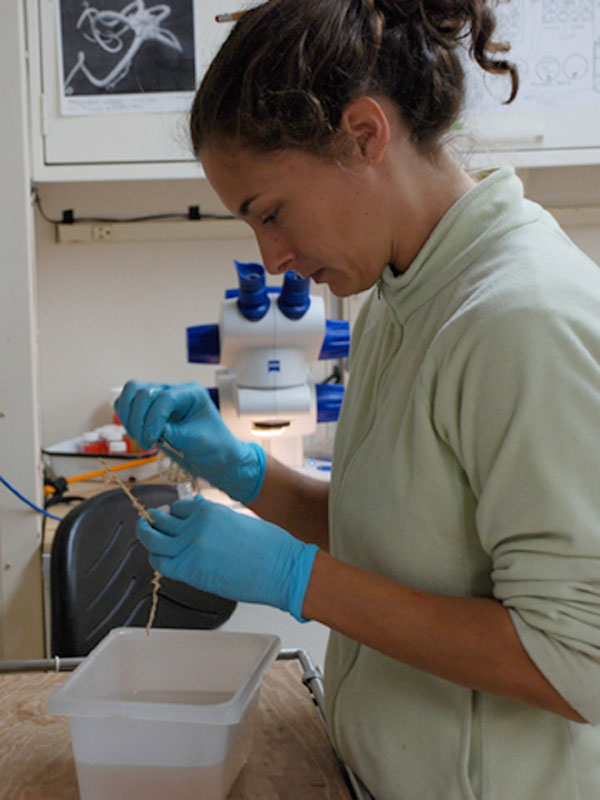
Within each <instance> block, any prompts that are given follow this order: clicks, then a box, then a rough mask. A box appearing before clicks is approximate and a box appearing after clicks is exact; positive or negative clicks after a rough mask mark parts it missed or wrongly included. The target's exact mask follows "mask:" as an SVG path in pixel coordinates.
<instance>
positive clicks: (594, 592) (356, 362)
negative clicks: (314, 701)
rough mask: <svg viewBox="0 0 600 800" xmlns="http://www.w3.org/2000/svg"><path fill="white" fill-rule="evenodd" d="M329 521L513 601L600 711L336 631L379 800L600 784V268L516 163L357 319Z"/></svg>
mask: <svg viewBox="0 0 600 800" xmlns="http://www.w3.org/2000/svg"><path fill="white" fill-rule="evenodd" d="M330 532H331V547H332V552H333V553H334V555H336V556H337V557H339V558H341V559H343V560H344V561H347V562H349V563H351V564H355V565H357V566H359V567H361V568H364V569H367V570H371V571H373V572H376V573H379V574H381V575H385V576H387V577H389V578H391V579H393V580H395V581H399V582H401V583H404V584H407V585H409V586H412V587H415V588H418V589H420V590H423V591H428V592H436V593H441V594H449V595H459V596H474V595H475V596H489V597H495V598H496V599H497V600H498V601H500V602H502V603H503V604H504V605H505V606H506V608H508V609H509V611H510V613H511V616H512V620H513V622H514V625H515V627H516V630H517V632H518V635H519V637H520V638H521V641H522V643H523V645H524V647H525V648H526V650H527V652H528V653H529V655H530V656H531V658H532V659H533V661H534V662H535V663H536V664H537V665H538V667H539V669H540V670H541V671H542V673H543V674H544V675H545V676H546V677H547V678H548V680H549V681H550V682H551V683H552V684H553V685H554V686H555V687H556V689H557V690H558V691H559V692H560V693H561V694H562V695H563V696H564V697H565V698H566V700H567V701H568V702H569V703H570V704H571V705H572V706H573V708H575V709H576V710H577V711H578V712H579V713H580V714H581V715H582V716H583V717H584V718H585V719H587V720H590V721H591V723H594V724H590V725H581V724H577V723H572V722H569V721H567V720H566V719H563V718H561V717H559V716H557V715H554V714H551V713H548V712H544V711H541V710H538V709H536V708H534V707H529V706H526V705H522V704H520V703H517V702H513V701H510V700H507V699H504V698H501V697H497V696H494V695H491V694H487V693H484V692H476V691H471V690H469V689H466V688H463V687H461V686H458V685H455V684H453V683H450V682H448V681H445V680H442V679H440V678H437V677H434V676H431V675H428V674H426V673H424V672H421V671H419V670H416V669H413V668H411V667H409V666H406V665H404V664H401V663H399V662H397V661H394V660H393V659H391V658H388V657H386V656H383V655H381V654H379V653H377V652H375V651H374V650H371V649H369V648H367V647H364V646H361V645H359V644H357V643H356V642H353V641H351V640H349V639H347V638H345V637H343V636H341V635H339V634H335V633H334V634H333V635H332V637H331V641H330V645H329V649H328V653H327V658H326V669H325V682H326V696H327V702H328V719H329V724H330V728H331V731H332V734H333V737H334V741H335V744H336V747H337V748H338V750H339V753H340V755H341V757H342V758H343V759H344V760H345V761H346V762H347V763H349V764H350V765H351V766H352V767H353V768H354V769H355V770H356V772H357V774H358V775H359V776H360V777H361V778H362V779H363V781H364V782H365V784H366V785H367V786H368V788H369V789H370V791H371V792H372V793H373V795H374V796H375V798H377V800H474V799H475V798H477V800H598V798H600V726H596V725H595V723H599V722H600V268H598V267H597V266H596V265H595V264H594V263H593V262H592V261H590V260H589V259H588V258H587V257H586V256H584V255H583V254H582V253H581V252H580V251H579V250H578V249H577V248H576V247H575V245H574V244H573V243H572V242H571V241H570V240H569V239H568V238H567V237H566V236H565V234H564V233H563V232H562V231H561V230H560V228H559V227H558V226H557V224H556V223H555V222H554V220H553V219H552V217H551V216H550V215H549V214H548V213H546V212H545V211H544V210H543V209H542V208H540V207H539V206H538V205H536V204H535V203H532V202H530V201H528V200H525V199H524V198H523V191H522V185H521V182H520V181H519V179H518V178H517V177H516V175H515V174H514V171H513V170H512V169H510V168H505V169H502V170H500V171H498V172H496V173H493V174H492V175H491V176H489V177H488V178H486V179H485V180H484V181H482V182H481V183H480V184H478V185H477V186H476V187H475V188H474V189H473V190H472V191H471V192H469V193H468V194H467V195H466V196H465V197H463V198H462V199H461V200H460V201H459V202H458V203H456V204H455V205H454V206H453V207H452V208H451V209H450V210H449V211H448V213H447V214H446V215H445V216H444V218H443V219H442V220H441V221H440V223H439V224H438V225H437V227H436V228H435V230H434V231H433V233H432V234H431V236H430V237H429V239H428V240H427V242H426V243H425V245H424V246H423V248H422V250H421V251H420V252H419V254H418V255H417V257H416V259H415V261H414V262H413V263H412V264H411V266H410V268H409V269H408V270H407V271H406V272H405V273H403V274H401V275H399V276H398V277H394V275H393V274H392V271H391V270H390V269H389V268H386V270H385V272H384V274H383V276H382V279H381V281H380V282H379V285H378V287H376V289H375V290H374V291H373V293H372V295H371V296H370V298H369V299H368V301H367V302H366V303H365V306H364V307H363V309H362V311H361V314H360V315H359V319H358V320H357V323H356V325H355V328H354V331H353V337H352V353H351V364H350V381H349V385H348V389H347V393H346V397H345V399H344V404H343V409H342V414H341V417H340V420H339V423H338V430H337V436H336V444H335V451H334V467H333V474H332V485H331V498H330ZM398 626H399V627H400V626H402V619H398Z"/></svg>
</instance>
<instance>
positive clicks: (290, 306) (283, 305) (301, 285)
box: [277, 269, 310, 319]
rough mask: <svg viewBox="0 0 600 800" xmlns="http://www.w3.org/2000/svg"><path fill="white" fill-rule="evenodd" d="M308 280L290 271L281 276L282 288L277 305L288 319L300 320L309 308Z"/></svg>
mask: <svg viewBox="0 0 600 800" xmlns="http://www.w3.org/2000/svg"><path fill="white" fill-rule="evenodd" d="M309 292H310V280H309V279H308V278H303V277H302V276H301V275H298V273H297V272H294V270H292V269H290V270H288V271H287V272H286V273H285V275H284V276H283V286H282V287H281V293H280V295H279V297H278V298H277V305H278V306H279V310H280V311H281V313H282V314H285V316H286V317H287V318H288V319H301V318H302V317H303V316H304V315H305V314H306V312H307V311H308V308H309V306H310V297H309Z"/></svg>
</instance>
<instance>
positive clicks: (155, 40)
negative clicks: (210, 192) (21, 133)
mask: <svg viewBox="0 0 600 800" xmlns="http://www.w3.org/2000/svg"><path fill="white" fill-rule="evenodd" d="M231 2H232V0H166V1H165V2H164V3H160V2H159V3H155V0H133V2H131V1H129V0H90V1H89V2H85V3H84V2H81V0H60V2H59V0H32V3H30V8H32V11H33V13H34V15H35V18H34V19H32V20H31V22H30V50H31V44H32V43H33V42H37V41H39V48H40V51H39V54H37V53H33V52H31V57H32V62H33V63H32V66H33V67H34V69H33V70H32V78H33V80H32V84H31V91H32V110H33V116H36V115H37V114H38V113H39V116H40V120H39V126H38V130H39V134H40V137H41V148H39V152H38V157H37V158H34V162H35V166H36V168H34V173H35V172H37V173H39V172H40V168H41V172H42V173H43V176H44V177H46V176H49V175H52V174H53V172H52V170H51V169H50V170H47V169H45V168H52V167H60V166H61V165H62V166H67V165H68V166H78V167H82V166H85V165H88V166H90V165H98V166H100V165H107V166H108V165H115V166H116V165H140V167H141V168H142V169H143V168H144V165H147V169H146V174H147V176H148V177H152V176H154V174H155V172H154V171H153V169H152V165H153V164H159V163H163V164H165V163H169V164H172V165H176V164H189V165H193V166H194V168H195V170H196V171H195V172H192V173H191V174H197V169H198V168H197V167H196V165H195V163H194V158H193V155H192V153H191V149H190V145H189V141H188V134H187V119H188V109H189V107H190V105H191V101H192V98H193V92H194V88H195V86H196V85H197V84H198V82H199V80H200V78H201V75H202V74H203V72H204V70H205V69H206V66H207V65H208V63H209V62H210V60H211V58H212V57H213V55H214V54H215V53H216V51H217V49H218V47H219V46H220V44H221V42H222V41H223V40H224V38H225V37H226V36H227V34H228V33H229V31H230V30H231V25H230V24H228V23H217V22H216V21H215V15H216V14H217V13H220V12H224V11H231V10H232V8H231ZM233 3H234V6H235V5H236V3H235V0H233ZM36 22H37V30H36V24H35V23H36ZM34 55H39V62H38V65H37V66H38V67H39V72H36V71H35V58H34ZM36 79H37V80H36ZM36 94H37V97H36ZM34 135H35V132H34ZM35 150H36V148H35V147H34V153H35ZM88 172H89V170H88ZM59 174H60V171H59ZM68 174H73V173H72V172H71V173H68ZM98 174H99V175H101V174H102V173H98ZM114 175H115V177H118V175H119V172H118V170H116V171H115V172H114Z"/></svg>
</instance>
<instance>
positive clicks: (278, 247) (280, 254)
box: [256, 231, 297, 275]
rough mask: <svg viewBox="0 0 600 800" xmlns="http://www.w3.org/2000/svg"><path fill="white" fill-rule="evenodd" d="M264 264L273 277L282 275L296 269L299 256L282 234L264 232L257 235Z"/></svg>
mask: <svg viewBox="0 0 600 800" xmlns="http://www.w3.org/2000/svg"><path fill="white" fill-rule="evenodd" d="M256 240H257V242H258V248H259V250H260V254H261V256H262V262H263V264H264V267H265V269H266V270H267V272H269V273H271V275H280V274H281V273H282V272H287V270H289V269H294V266H295V264H296V260H297V255H296V253H295V251H294V249H293V248H292V247H291V245H290V243H289V242H288V241H287V240H286V238H285V237H284V236H282V235H281V234H280V233H271V232H269V231H262V232H260V233H257V234H256Z"/></svg>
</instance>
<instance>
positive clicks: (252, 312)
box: [235, 261, 270, 322]
mask: <svg viewBox="0 0 600 800" xmlns="http://www.w3.org/2000/svg"><path fill="white" fill-rule="evenodd" d="M235 266H236V269H237V273H238V278H239V284H240V294H239V297H238V301H237V306H238V309H239V310H240V313H241V314H242V315H243V316H244V317H245V318H246V319H247V320H250V321H253V322H255V321H257V320H259V319H262V318H263V317H264V316H265V314H266V313H267V311H268V310H269V303H270V300H269V296H268V294H267V286H266V280H265V268H264V267H263V266H262V264H252V263H243V262H241V261H236V262H235Z"/></svg>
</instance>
